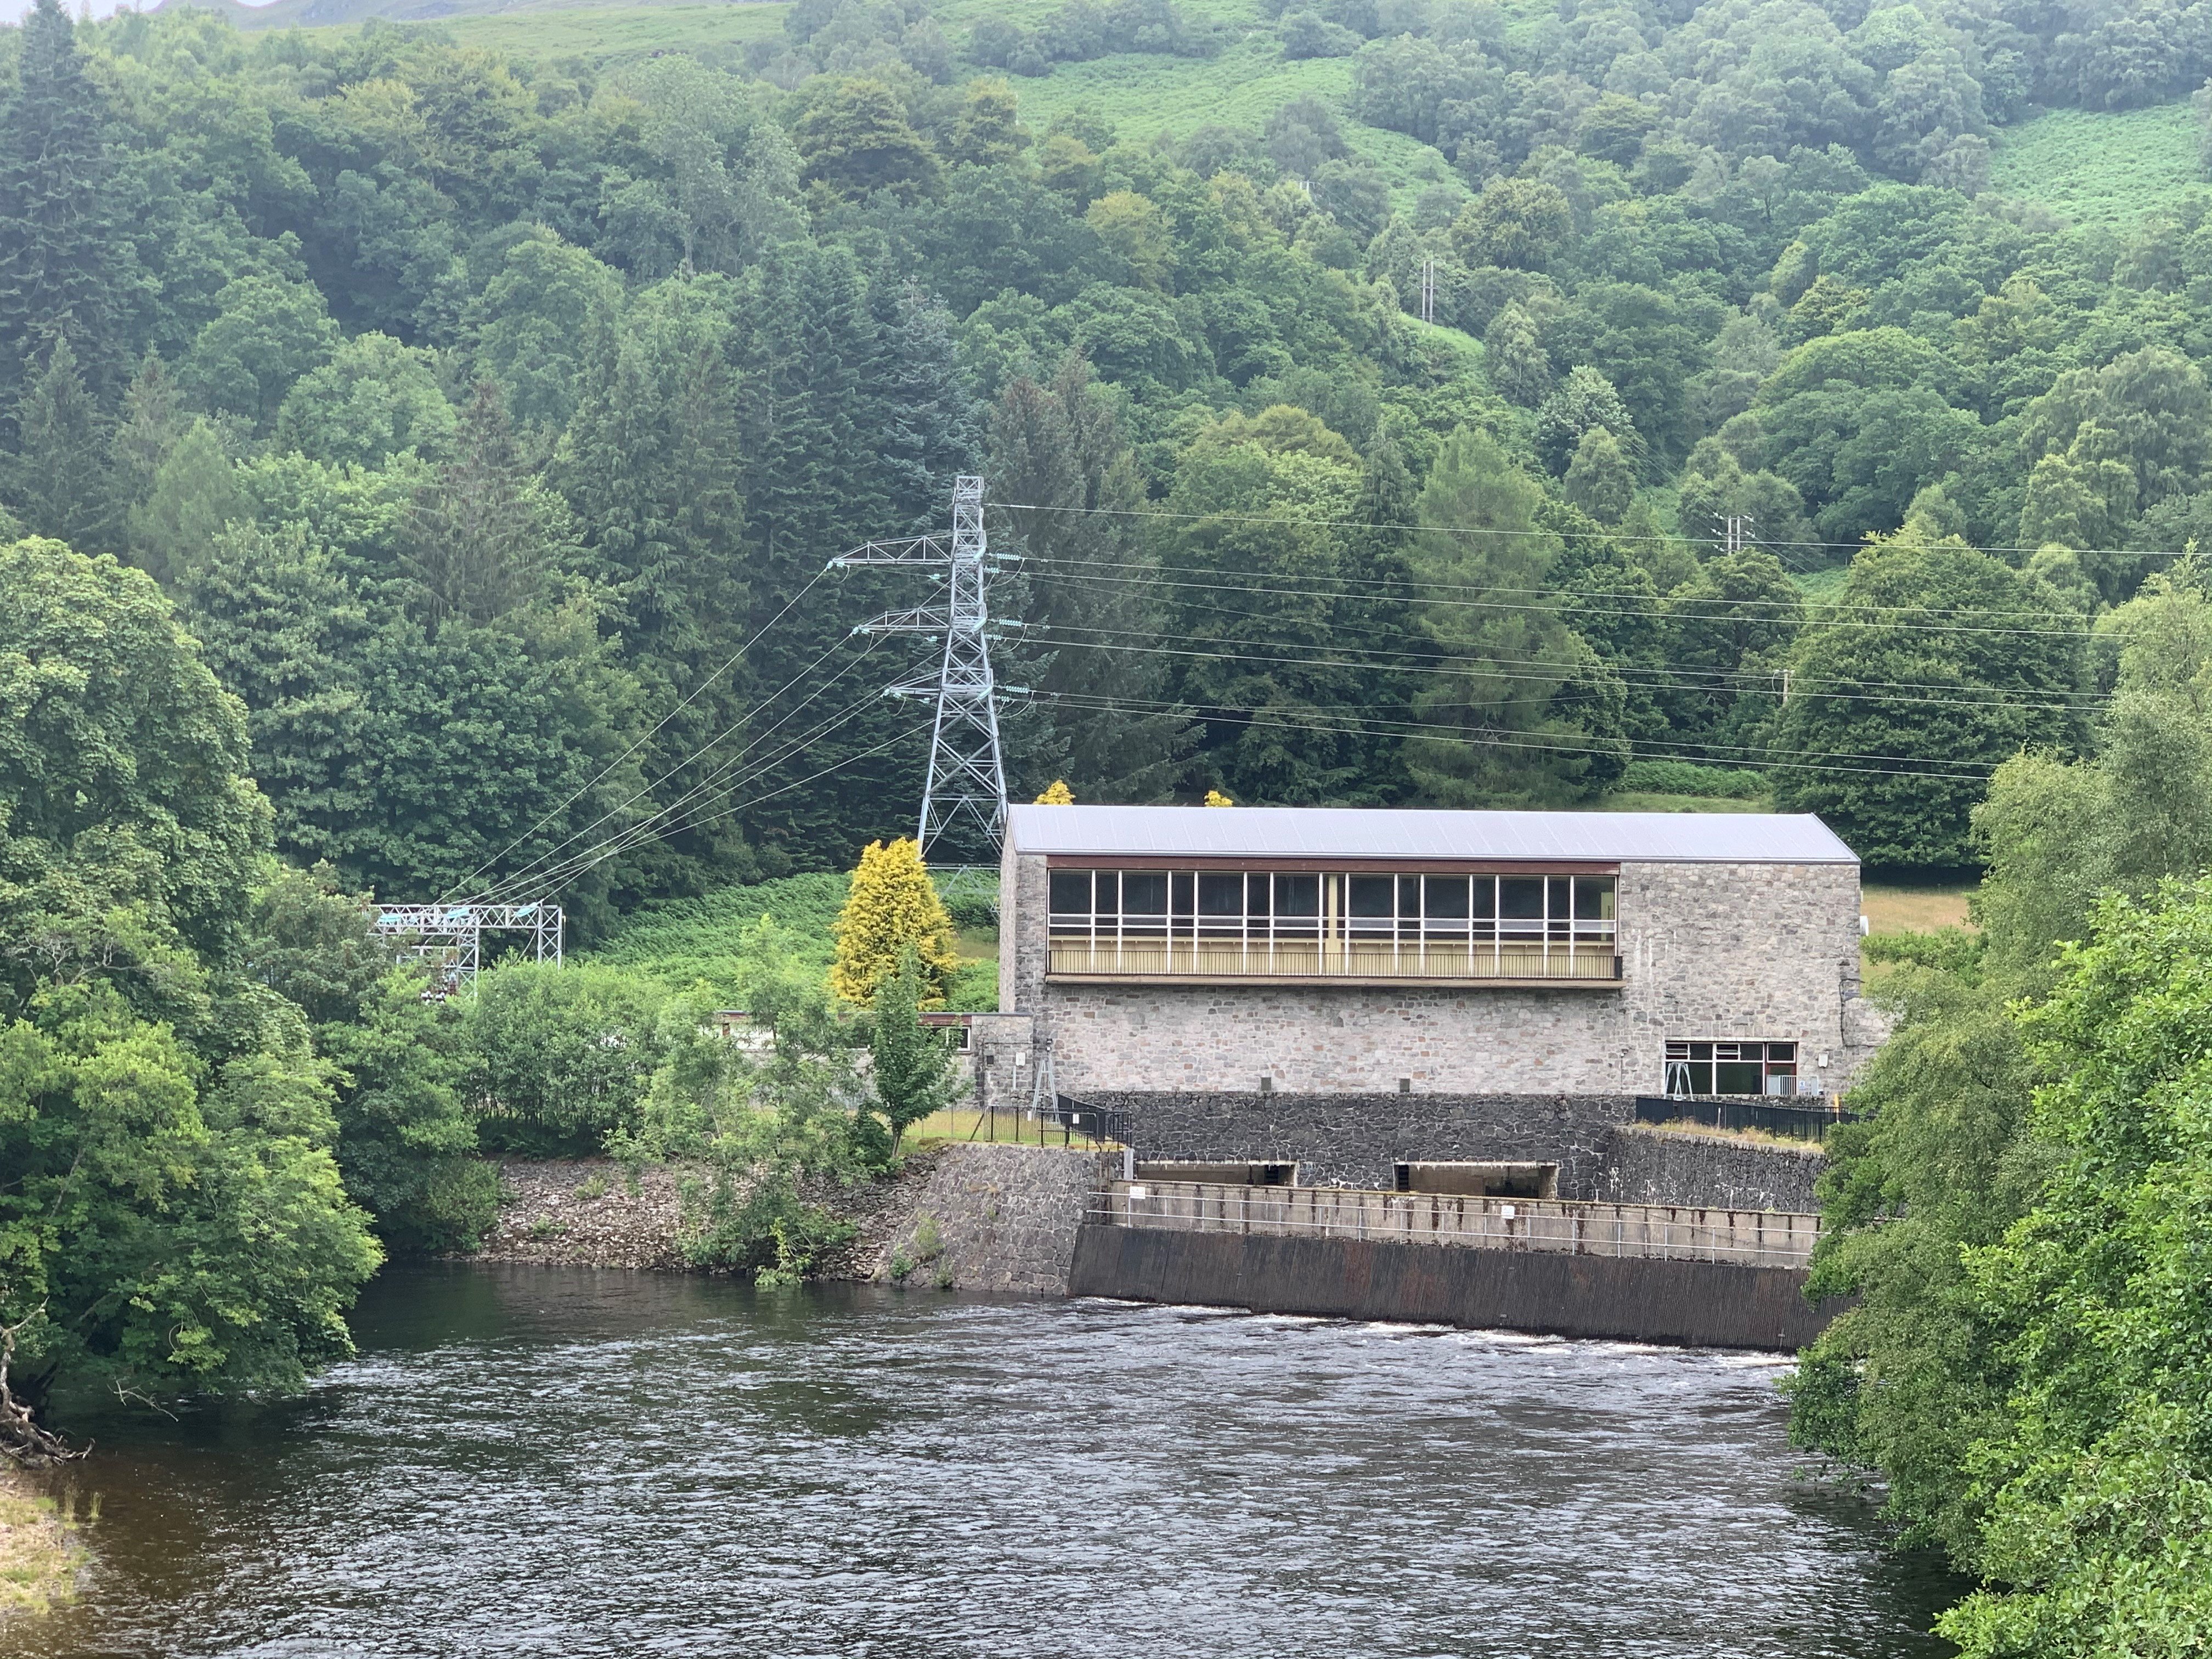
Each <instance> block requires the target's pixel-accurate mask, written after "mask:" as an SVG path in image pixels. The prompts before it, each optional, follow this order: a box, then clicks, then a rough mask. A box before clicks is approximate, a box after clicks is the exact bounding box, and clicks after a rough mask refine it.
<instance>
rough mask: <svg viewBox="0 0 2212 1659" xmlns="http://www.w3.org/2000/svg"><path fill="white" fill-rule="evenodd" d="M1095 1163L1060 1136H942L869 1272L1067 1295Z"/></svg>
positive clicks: (1096, 1174)
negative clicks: (1041, 1141)
mask: <svg viewBox="0 0 2212 1659" xmlns="http://www.w3.org/2000/svg"><path fill="white" fill-rule="evenodd" d="M1100 1173H1101V1172H1100V1168H1099V1163H1098V1158H1097V1155H1096V1154H1094V1153H1090V1152H1075V1151H1070V1150H1066V1149H1063V1148H1060V1147H1057V1146H988V1145H983V1144H968V1145H956V1146H947V1147H945V1149H944V1150H943V1151H942V1152H939V1153H937V1154H936V1155H935V1158H934V1159H933V1162H932V1164H931V1165H930V1169H929V1173H928V1175H927V1177H925V1178H924V1179H923V1180H922V1181H921V1183H920V1185H919V1186H918V1187H916V1188H915V1189H914V1190H913V1197H912V1209H911V1211H910V1212H909V1214H908V1218H907V1219H906V1220H905V1221H904V1222H903V1224H902V1225H898V1226H896V1227H895V1228H894V1229H893V1230H892V1231H891V1236H890V1240H889V1242H888V1243H885V1244H884V1246H883V1248H882V1249H881V1251H880V1252H879V1254H878V1256H877V1258H876V1261H875V1263H874V1273H873V1275H872V1276H873V1277H875V1278H878V1279H904V1280H907V1281H908V1282H913V1281H916V1280H919V1281H921V1282H923V1283H928V1284H935V1285H945V1286H947V1287H949V1288H954V1289H958V1290H963V1291H1033V1292H1036V1293H1038V1294H1041V1295H1045V1296H1065V1295H1066V1294H1067V1282H1068V1272H1069V1268H1070V1267H1071V1265H1072V1263H1073V1261H1074V1258H1075V1235H1076V1231H1077V1230H1078V1229H1079V1227H1080V1226H1081V1225H1083V1217H1084V1212H1085V1210H1086V1209H1087V1208H1088V1207H1089V1206H1090V1204H1091V1199H1092V1197H1093V1195H1094V1194H1096V1193H1097V1188H1098V1182H1099V1178H1100Z"/></svg>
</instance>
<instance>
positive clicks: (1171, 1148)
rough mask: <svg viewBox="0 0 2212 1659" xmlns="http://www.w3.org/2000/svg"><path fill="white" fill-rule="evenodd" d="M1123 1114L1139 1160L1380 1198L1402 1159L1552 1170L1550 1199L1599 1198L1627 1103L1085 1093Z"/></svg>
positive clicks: (1632, 1105)
mask: <svg viewBox="0 0 2212 1659" xmlns="http://www.w3.org/2000/svg"><path fill="white" fill-rule="evenodd" d="M1083 1103H1084V1104H1085V1105H1095V1106H1101V1107H1106V1108H1109V1109H1114V1110H1117V1111H1121V1112H1123V1113H1126V1114H1127V1116H1128V1119H1129V1121H1130V1123H1131V1126H1132V1129H1131V1133H1133V1136H1134V1139H1135V1143H1136V1146H1137V1155H1138V1156H1139V1158H1206V1159H1221V1158H1232V1159H1249V1160H1250V1161H1252V1162H1255V1163H1269V1164H1278V1163H1279V1164H1297V1165H1298V1181H1299V1183H1300V1184H1301V1185H1304V1186H1309V1187H1323V1186H1325V1187H1366V1188H1382V1189H1383V1190H1388V1189H1389V1188H1390V1187H1391V1186H1393V1185H1394V1184H1395V1179H1396V1165H1397V1164H1399V1163H1400V1162H1401V1161H1407V1162H1414V1163H1429V1162H1435V1161H1437V1160H1451V1159H1459V1158H1478V1159H1504V1160H1507V1161H1511V1162H1533V1163H1540V1164H1558V1165H1559V1196H1560V1197H1561V1198H1579V1199H1605V1198H1611V1197H1613V1194H1611V1193H1609V1192H1607V1191H1606V1190H1605V1188H1604V1186H1603V1180H1604V1172H1605V1166H1606V1158H1607V1152H1608V1150H1609V1148H1610V1147H1611V1145H1612V1137H1613V1127H1614V1126H1615V1125H1616V1124H1619V1123H1622V1122H1626V1121H1629V1120H1630V1119H1632V1118H1633V1117H1634V1116H1635V1115H1636V1097H1634V1096H1632V1095H1507V1094H1495V1095H1491V1094H1483V1095H1459V1094H1373V1095H1349V1094H1346V1095H1318V1094H1264V1095H1263V1094H1257V1093H1254V1094H1244V1093H1230V1092H1225V1091H1224V1092H1216V1093H1192V1094H1184V1093H1175V1094H1169V1093H1158V1094H1153V1093H1138V1092H1135V1091H1091V1092H1090V1093H1087V1094H1085V1096H1084V1097H1083Z"/></svg>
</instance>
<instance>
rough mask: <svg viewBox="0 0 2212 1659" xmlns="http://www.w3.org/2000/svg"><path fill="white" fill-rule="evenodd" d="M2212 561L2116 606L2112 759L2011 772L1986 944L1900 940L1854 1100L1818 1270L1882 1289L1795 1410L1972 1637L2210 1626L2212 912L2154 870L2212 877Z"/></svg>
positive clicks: (1996, 801) (1992, 1650) (1814, 1359)
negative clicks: (2200, 1543) (1861, 1468)
mask: <svg viewBox="0 0 2212 1659" xmlns="http://www.w3.org/2000/svg"><path fill="white" fill-rule="evenodd" d="M2093 672H2095V673H2097V674H2098V675H2099V676H2100V677H2101V678H2106V680H2107V681H2108V683H2109V684H2110V685H2111V687H2112V697H2111V700H2110V702H2109V703H2108V704H2107V705H2106V709H2105V711H2104V712H2103V714H2101V715H2100V718H2099V720H2098V721H2097V722H2096V724H2095V726H2094V729H2093V734H2092V747H2093V753H2092V755H2091V756H2090V757H2088V758H2085V759H2082V760H2080V761H2076V762H2074V763H2061V762H2058V761H2057V760H2054V759H2053V758H2051V757H2049V756H2048V755H2046V754H2027V755H2022V756H2021V757H2017V758H2015V759H2013V760H2010V761H2008V762H2007V763H2005V764H2004V765H2003V766H2002V767H2001V768H1999V769H1998V771H1997V773H1996V779H1995V781H1994V782H1993V784H1992V785H1991V787H1990V792H1989V795H1988V799H1986V800H1985V801H1984V803H1983V804H1982V805H1980V806H1978V808H1977V809H1976V810H1975V811H1974V814H1973V819H1974V830H1975V833H1976V835H1977V836H1978V840H1979V842H1980V843H1981V846H1982V848H1983V851H1984V855H1985V857H1986V859H1987V860H1988V866H1989V869H1988V874H1987V876H1986V877H1985V878H1984V882H1983V884H1982V886H1981V890H1980V891H1979V893H1978V895H1977V896H1976V899H1975V906H1974V908H1975V915H1976V919H1977V920H1978V922H1979V923H1980V927H1981V931H1980V932H1979V933H1978V934H1971V935H1970V934H1956V933H1954V934H1953V935H1951V936H1949V937H1948V938H1939V939H1929V940H1927V941H1925V942H1924V944H1923V947H1922V948H1919V949H1916V950H1915V951H1911V952H1909V953H1899V954H1900V955H1901V956H1902V957H1903V959H1902V960H1900V961H1899V963H1897V965H1895V966H1893V967H1892V968H1890V969H1888V978H1887V981H1886V984H1885V987H1884V994H1886V995H1887V997H1888V998H1889V1000H1891V1001H1892V1002H1893V1005H1894V1006H1895V1007H1896V1010H1897V1012H1898V1014H1899V1020H1900V1024H1899V1029H1898V1030H1897V1032H1896V1034H1895V1035H1894V1036H1892V1037H1891V1039H1890V1040H1889V1042H1887V1044H1886V1045H1885V1046H1884V1048H1882V1049H1881V1052H1880V1054H1877V1055H1876V1056H1875V1060H1874V1062H1873V1064H1872V1065H1871V1066H1870V1067H1869V1070H1868V1072H1867V1073H1866V1074H1865V1076H1864V1077H1863V1079H1862V1081H1861V1082H1860V1084H1859V1085H1858V1087H1857V1089H1855V1090H1854V1091H1853V1094H1852V1101H1853V1103H1854V1104H1855V1105H1857V1106H1859V1107H1860V1108H1862V1109H1873V1110H1874V1111H1875V1117H1874V1119H1873V1121H1871V1122H1870V1123H1866V1124H1859V1125H1849V1126H1845V1127H1844V1128H1842V1129H1841V1130H1839V1131H1838V1133H1837V1134H1836V1135H1834V1136H1833V1137H1832V1138H1831V1140H1830V1143H1829V1151H1830V1153H1831V1156H1832V1170H1831V1171H1830V1173H1829V1174H1828V1175H1827V1176H1825V1177H1824V1178H1823V1181H1824V1185H1823V1193H1824V1197H1825V1200H1826V1222H1827V1229H1828V1230H1827V1232H1826V1235H1825V1236H1824V1238H1823V1241H1822V1243H1821V1245H1820V1250H1819V1252H1818V1253H1817V1255H1816V1257H1815V1265H1814V1283H1815V1288H1816V1289H1818V1290H1820V1291H1844V1292H1850V1293H1852V1294H1855V1295H1857V1297H1859V1298H1860V1301H1859V1304H1858V1305H1857V1307H1855V1308H1854V1309H1852V1310H1850V1312H1848V1313H1846V1314H1845V1315H1844V1316H1842V1317H1841V1318H1839V1319H1838V1321H1836V1322H1835V1323H1834V1324H1833V1325H1832V1326H1831V1327H1830V1328H1829V1329H1828V1330H1827V1332H1826V1334H1824V1335H1823V1336H1822V1338H1821V1339H1820V1342H1819V1343H1818V1344H1816V1345H1815V1346H1814V1348H1813V1349H1812V1350H1810V1351H1809V1352H1808V1355H1807V1357H1806V1363H1805V1364H1804V1366H1803V1368H1802V1373H1801V1376H1800V1380H1799V1383H1798V1384H1797V1390H1796V1401H1795V1429H1796V1433H1797V1435H1798V1436H1799V1437H1800V1438H1801V1439H1802V1441H1803V1442H1804V1443H1807V1444H1810V1445H1814V1446H1818V1447H1820V1448H1821V1449H1825V1450H1826V1451H1829V1452H1831V1453H1833V1454H1835V1455H1839V1456H1842V1457H1844V1458H1846V1459H1849V1460H1850V1461H1852V1462H1859V1463H1863V1464H1866V1465H1869V1466H1871V1467H1874V1468H1879V1469H1880V1470H1881V1471H1882V1473H1883V1474H1885V1475H1886V1476H1887V1480H1888V1485H1889V1494H1890V1504H1891V1508H1892V1510H1893V1513H1894V1515H1895V1516H1897V1518H1898V1519H1899V1521H1901V1522H1904V1523H1905V1525H1906V1527H1907V1528H1908V1533H1909V1534H1911V1535H1917V1536H1920V1537H1923V1538H1927V1539H1929V1540H1932V1541H1939V1542H1941V1543H1942V1545H1943V1546H1944V1547H1946V1548H1947V1549H1948V1550H1949V1552H1950V1553H1951V1554H1952V1555H1953V1557H1954V1559H1955V1560H1956V1561H1957V1562H1958V1563H1959V1565H1960V1567H1961V1568H1962V1569H1964V1570H1966V1571H1969V1572H1972V1573H1974V1574H1976V1575H1977V1576H1979V1577H1984V1578H1986V1579H1987V1580H1990V1581H1991V1588H1990V1591H1989V1592H1988V1593H1987V1594H1985V1595H1982V1596H1978V1597H1977V1598H1976V1599H1975V1600H1974V1601H1972V1602H1970V1603H1969V1604H1967V1606H1966V1608H1964V1609H1963V1610H1962V1611H1960V1612H1959V1613H1955V1614H1954V1615H1953V1616H1952V1618H1951V1620H1950V1623H1949V1628H1950V1629H1951V1633H1952V1634H1953V1635H1954V1638H1956V1639H1959V1640H1960V1641H1961V1642H1962V1643H1963V1644H1965V1645H1966V1648H1967V1649H1968V1650H1969V1651H1972V1652H1975V1653H1986V1654H1990V1655H1996V1654H2006V1655H2027V1654H2045V1653H2083V1654H2087V1653H2093V1652H2113V1651H2132V1652H2176V1653H2179V1652H2185V1651H2187V1650H2188V1644H2187V1643H2186V1642H2185V1641H2183V1640H2181V1639H2180V1638H2181V1636H2182V1634H2183V1633H2185V1632H2189V1631H2191V1630H2194V1631H2195V1632H2199V1633H2201V1632H2202V1631H2203V1628H2204V1627H2205V1625H2206V1621H2207V1620H2208V1619H2212V1603H2208V1601H2206V1599H2205V1591H2204V1586H2205V1584H2206V1583H2207V1582H2208V1581H2207V1579H2206V1577H2205V1576H2204V1574H2203V1571H2202V1565H2201V1562H2198V1561H2197V1560H2195V1559H2194V1558H2193V1556H2192V1555H2191V1551H2192V1550H2193V1549H2194V1548H2195V1547H2196V1546H2195V1544H2194V1542H2193V1541H2194V1540H2196V1539H2197V1537H2199V1536H2200V1535H2201V1532H2202V1521H2203V1509H2202V1493H2203V1489H2204V1482H2205V1480H2206V1477H2207V1473H2208V1470H2207V1463H2206V1455H2205V1450H2204V1447H2205V1432H2206V1420H2207V1419H2206V1417H2205V1413H2204V1396H2203V1384H2202V1378H2201V1376H2198V1375H2197V1370H2192V1369H2191V1368H2192V1367H2199V1368H2201V1355H2202V1347H2203V1315H2202V1309H2201V1306H2198V1305H2197V1304H2201V1300H2202V1297H2203V1285H2204V1278H2203V1271H2202V1265H2201V1255H2202V1249H2203V1236H2204V1235H2203V1216H2202V1214H2201V1212H2199V1210H2198V1209H2197V1208H2196V1207H2192V1206H2197V1205H2199V1204H2200V1203H2201V1190H2202V1188H2203V1182H2204V1180H2205V1172H2204V1167H2203V1166H2204V1157H2205V1146H2206V1142H2205V1139H2204V1135H2203V1124H2202V1122H2201V1121H2200V1120H2201V1116H2202V1108H2201V1092H2202V1086H2203V1080H2202V1077H2201V1072H2202V1062H2201V1053H2202V1049H2203V1033H2204V1031H2205V1030H2206V1029H2207V1026H2206V1023H2205V1013H2206V1011H2205V1007H2204V996H2205V992H2204V977H2203V976H2204V972H2205V963H2206V962H2207V961H2208V960H2212V956H2208V953H2207V949H2206V939H2205V934H2204V929H2205V927H2206V925H2207V921H2206V917H2207V913H2208V904H2212V901H2208V896H2207V894H2206V892H2205V891H2204V890H2203V886H2202V884H2201V882H2200V884H2198V885H2197V887H2195V888H2191V889H2183V888H2179V887H2176V886H2166V885H2161V884H2163V883H2167V882H2170V881H2171V880H2172V878H2201V877H2202V876H2203V874H2204V872H2206V871H2207V869H2208V867H2212V828H2208V826H2212V602H2208V599H2207V598H2206V595H2205V592H2204V588H2203V574H2202V571H2201V569H2200V568H2198V567H2197V564H2196V563H2195V562H2193V561H2192V562H2189V563H2187V564H2185V565H2184V566H2183V567H2181V568H2179V569H2178V570H2176V571H2175V572H2174V573H2172V575H2171V576H2161V577H2160V578H2157V579H2155V580H2154V581H2153V582H2152V583H2151V584H2150V585H2149V586H2148V589H2147V591H2146V592H2144V593H2143V594H2142V595H2141V596H2140V597H2138V598H2136V599H2134V600H2133V601H2131V602H2130V603H2129V604H2128V605H2124V606H2122V607H2120V608H2119V609H2118V611H2113V612H2112V613H2110V614H2109V615H2107V616H2106V617H2105V618H2104V619H2103V620H2102V622H2101V623H2100V627H2099V629H2098V630H2097V634H2096V636H2095V638H2094V640H2093ZM2100 893H2103V894H2106V895H2111V896H2110V897H2108V898H2106V899H2105V900H2103V901H2102V902H2100V900H2099V897H2098V896H2099V895H2100ZM2069 941H2080V943H2078V944H2077V943H2069ZM2191 1298H2195V1300H2194V1301H2193V1302H2192V1300H2191Z"/></svg>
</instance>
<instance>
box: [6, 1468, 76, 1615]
mask: <svg viewBox="0 0 2212 1659" xmlns="http://www.w3.org/2000/svg"><path fill="white" fill-rule="evenodd" d="M81 1559H82V1551H81V1550H79V1549H78V1547H77V1545H76V1541H75V1539H74V1538H73V1537H72V1536H71V1528H70V1525H69V1523H68V1522H66V1521H64V1519H63V1518H62V1513H61V1508H60V1506H59V1505H58V1504H56V1503H55V1502H54V1500H53V1499H52V1498H48V1497H47V1496H46V1494H45V1493H43V1492H40V1490H39V1489H38V1487H37V1486H35V1485H33V1483H32V1481H31V1480H30V1478H29V1477H28V1476H27V1475H25V1474H22V1473H21V1471H19V1470H16V1469H14V1468H9V1467H7V1466H6V1465H5V1464H0V1620H8V1619H12V1618H15V1617H16V1616H18V1615H23V1614H31V1615H35V1614H38V1613H46V1612H49V1611H51V1610H52V1608H53V1607H56V1606H58V1605H59V1604H60V1603H62V1602H64V1601H68V1600H69V1599H70V1595H72V1593H73V1592H74V1591H75V1589H76V1571H77V1566H78V1564H79V1562H80V1561H81Z"/></svg>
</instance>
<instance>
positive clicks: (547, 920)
mask: <svg viewBox="0 0 2212 1659" xmlns="http://www.w3.org/2000/svg"><path fill="white" fill-rule="evenodd" d="M376 931H377V932H378V933H397V934H404V935H408V936H410V937H411V938H412V939H413V940H414V943H413V944H411V945H409V946H408V947H407V954H408V955H410V956H412V957H416V958H417V959H419V960H422V961H425V962H428V963H430V964H431V968H432V971H433V973H434V974H435V977H436V981H437V984H438V986H439V987H440V988H441V990H442V991H443V992H446V993H451V992H453V991H457V990H459V988H460V987H462V986H463V985H465V984H466V983H467V982H468V981H470V980H472V979H474V978H475V977H476V976H477V970H478V969H480V968H481V967H482V966H483V936H484V935H485V934H486V933H521V934H523V935H525V936H526V939H527V940H528V945H529V948H530V950H531V951H532V960H533V961H537V962H550V963H553V964H554V965H555V966H556V967H557V966H559V965H560V962H561V951H562V945H563V943H564V942H565V940H566V937H567V933H568V918H567V917H566V916H565V915H563V914H562V909H561V907H560V906H559V905H557V904H380V905H378V906H377V907H376Z"/></svg>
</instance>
